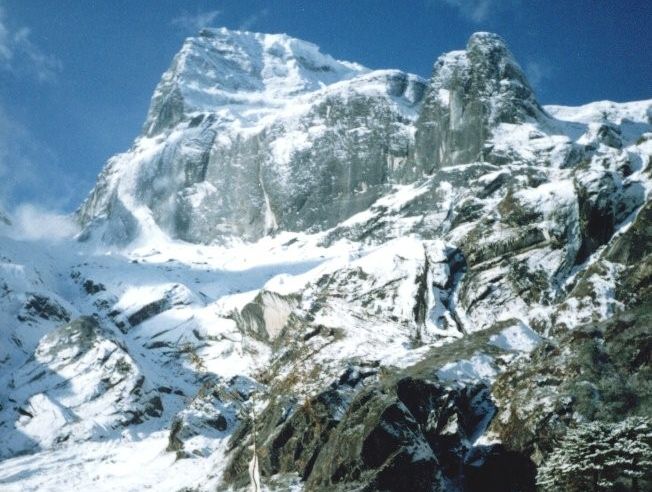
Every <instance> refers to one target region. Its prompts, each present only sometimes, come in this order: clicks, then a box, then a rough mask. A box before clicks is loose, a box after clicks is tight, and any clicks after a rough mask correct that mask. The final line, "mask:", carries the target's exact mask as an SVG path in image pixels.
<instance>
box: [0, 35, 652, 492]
mask: <svg viewBox="0 0 652 492" xmlns="http://www.w3.org/2000/svg"><path fill="white" fill-rule="evenodd" d="M651 108H652V100H648V101H639V102H631V103H611V102H598V103H592V104H588V105H585V106H582V107H577V108H570V107H561V106H546V107H542V106H540V105H539V104H538V103H537V101H536V98H535V95H534V93H533V91H532V89H531V88H530V86H529V84H528V82H527V80H526V78H525V76H524V74H523V72H522V70H521V69H520V68H519V66H518V64H517V63H516V61H515V60H514V59H513V57H512V55H511V54H510V53H509V51H508V49H507V47H506V46H505V44H504V42H503V41H502V40H501V39H500V38H499V37H498V36H496V35H493V34H488V33H477V34H475V35H473V36H472V37H471V39H470V40H469V43H468V45H467V48H466V50H462V51H456V52H453V53H449V54H447V55H443V56H442V57H440V58H439V60H438V61H437V62H436V63H435V66H434V72H433V76H432V79H431V80H430V81H429V82H428V83H425V82H424V81H422V80H420V79H419V78H418V77H416V76H413V75H409V74H404V73H402V72H399V71H395V70H382V71H369V70H367V69H364V68H363V67H361V66H359V65H356V64H353V63H349V62H340V61H337V60H334V59H333V58H331V57H329V56H327V55H324V54H321V53H320V52H319V50H318V49H317V48H316V47H315V46H313V45H311V44H309V43H306V42H303V41H299V40H295V39H292V38H289V37H287V36H285V35H263V34H255V33H247V32H237V31H228V30H225V29H218V30H207V31H204V32H202V33H201V35H200V36H198V37H196V38H191V39H189V40H187V41H186V43H184V46H183V47H182V50H181V51H180V53H179V54H178V55H177V56H176V57H175V59H174V61H173V63H172V66H171V68H170V70H169V71H168V72H166V73H165V74H164V76H163V78H162V80H161V82H160V84H159V86H158V87H157V89H156V92H155V94H154V97H153V99H152V104H151V107H150V111H149V115H148V117H147V122H146V124H145V128H144V131H143V134H142V135H141V136H139V137H138V138H137V139H136V141H135V143H134V145H133V147H132V148H131V149H130V150H129V151H127V152H126V153H124V154H121V155H118V156H116V157H114V158H112V159H111V160H110V161H109V163H108V164H107V167H106V168H105V169H104V171H103V172H102V174H101V175H100V177H99V178H98V183H97V186H96V188H95V189H94V190H93V192H92V193H91V195H90V196H89V198H88V199H87V200H86V202H85V203H84V205H83V206H82V207H81V209H80V211H79V213H78V218H79V219H80V221H81V224H82V225H83V227H84V231H83V232H82V234H81V235H80V237H79V238H78V240H74V239H69V240H59V241H58V242H47V241H25V240H20V239H16V238H13V239H12V237H13V236H15V235H13V236H12V232H11V228H12V226H11V224H10V223H5V224H4V226H2V229H0V387H2V388H5V390H3V391H2V392H0V489H2V490H16V491H18V490H21V491H23V490H67V489H70V488H76V489H80V490H88V489H93V490H107V491H108V490H111V491H113V490H133V491H136V490H143V489H146V488H156V489H157V490H170V491H177V490H228V489H246V488H249V487H250V482H251V480H252V475H256V472H255V470H258V473H260V475H261V477H260V480H261V481H262V483H263V485H264V488H265V489H266V490H267V489H269V490H304V489H305V490H362V489H364V490H414V491H420V490H424V491H425V490H480V489H481V488H482V484H486V483H493V484H496V487H498V488H499V489H501V490H509V491H516V490H530V489H531V488H532V487H534V482H533V481H534V473H535V471H536V466H535V465H539V464H540V462H541V460H544V459H545V457H546V456H547V455H548V453H549V452H550V449H551V446H552V445H553V444H552V443H554V439H555V438H557V437H559V436H560V435H563V433H564V431H565V429H566V428H567V427H568V426H573V425H574V424H575V423H576V422H581V421H583V420H587V419H589V420H590V419H593V418H597V417H596V415H598V416H600V415H602V417H600V418H605V417H604V415H608V418H610V419H612V420H618V419H619V418H622V417H624V416H626V415H629V414H630V413H634V414H641V413H642V414H645V413H646V412H649V406H646V405H648V402H649V401H650V398H649V394H648V393H649V391H648V389H649V388H648V386H649V385H646V383H644V382H645V381H646V374H649V372H646V371H649V357H648V358H647V359H646V357H647V356H646V355H645V353H644V349H645V347H649V346H651V345H650V341H649V333H646V330H645V327H644V326H643V325H644V324H645V322H646V321H645V320H647V319H648V318H645V316H647V315H644V314H641V313H645V312H646V311H645V310H646V309H647V310H648V311H649V302H650V299H651V298H652V292H651V291H650V287H649V286H650V285H652V266H651V265H652V252H651V251H650V244H652V238H650V234H651V231H652V225H651V224H652V215H651V213H650V211H651V210H652V207H651V206H650V199H649V196H650V189H651V187H652V109H651ZM7 222H8V221H7ZM632 313H634V314H632ZM632 317H633V319H634V321H632ZM640 320H644V321H640ZM641 326H643V328H641ZM623 327H624V328H623ZM587 337H588V341H587ZM600 337H602V338H600ZM632 340H634V341H635V343H632V342H631V341H632ZM593 342H595V345H592V344H593ZM630 346H636V347H642V348H641V349H640V350H641V352H640V353H638V352H636V353H632V354H629V352H628V350H625V349H624V348H623V347H630ZM587 347H588V348H587ZM596 351H597V352H596ZM592 353H599V354H602V355H601V357H597V358H593V357H589V356H586V357H585V356H584V354H592ZM623 354H625V355H623ZM630 355H631V357H630ZM618 357H623V358H626V357H629V359H627V363H625V362H621V361H620V359H618ZM630 359H631V360H630ZM591 364H597V365H596V366H593V365H591ZM606 368H608V370H607V369H606ZM607 373H608V378H610V379H608V380H607V379H606V378H607V375H606V374H607ZM613 381H617V384H616V383H614V382H613ZM614 386H617V387H618V388H624V389H623V390H622V391H625V392H626V394H625V393H623V394H621V393H617V392H615V390H614ZM587 387H591V388H595V391H591V392H587V391H585V390H584V389H585V388H587ZM551 388H552V389H551ZM632 395H634V396H632ZM625 397H627V398H628V399H627V401H629V402H631V404H630V405H629V406H627V407H623V406H618V405H616V404H615V403H614V401H618V400H623V399H624V398H625ZM601 412H602V413H601ZM522 436H527V438H525V437H522ZM254 461H255V462H254ZM501 487H502V488H501Z"/></svg>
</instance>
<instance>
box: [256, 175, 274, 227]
mask: <svg viewBox="0 0 652 492" xmlns="http://www.w3.org/2000/svg"><path fill="white" fill-rule="evenodd" d="M258 184H259V185H260V189H261V190H262V192H263V198H264V199H265V234H269V233H270V232H274V231H275V230H276V229H278V222H276V215H274V211H273V210H272V204H271V202H270V201H269V195H268V194H267V190H266V189H265V182H264V180H263V166H262V164H258Z"/></svg>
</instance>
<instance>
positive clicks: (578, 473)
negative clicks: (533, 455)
mask: <svg viewBox="0 0 652 492" xmlns="http://www.w3.org/2000/svg"><path fill="white" fill-rule="evenodd" d="M537 484H538V485H539V486H540V487H541V488H542V489H543V490H546V491H548V490H549V491H560V490H564V491H568V492H587V491H607V490H609V491H613V490H629V491H634V492H638V491H640V490H647V487H648V486H650V485H652V419H649V418H642V417H630V418H628V419H626V420H624V421H623V422H619V423H607V422H599V421H596V422H590V423H587V424H581V425H579V426H578V427H577V428H575V429H571V430H569V431H568V433H567V435H566V436H565V437H564V438H563V439H562V441H561V442H560V444H559V447H558V448H557V449H556V450H555V451H553V452H552V453H551V454H550V455H549V456H548V459H547V460H546V461H545V462H544V463H543V464H542V465H541V466H540V467H539V472H538V475H537Z"/></svg>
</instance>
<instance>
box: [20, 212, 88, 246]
mask: <svg viewBox="0 0 652 492" xmlns="http://www.w3.org/2000/svg"><path fill="white" fill-rule="evenodd" d="M11 221H12V226H11V228H9V230H7V233H8V234H9V235H11V236H12V237H13V238H15V239H21V240H26V241H36V240H50V241H60V240H62V239H68V238H72V237H74V236H75V235H76V234H77V233H78V232H79V226H78V225H77V223H76V222H75V220H74V219H73V217H72V216H71V215H64V214H60V213H57V212H52V211H48V210H45V209H43V208H41V207H40V206H38V205H33V204H31V203H24V204H22V205H19V206H18V207H17V208H16V210H14V212H13V213H12V215H11Z"/></svg>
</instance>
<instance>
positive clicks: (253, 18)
mask: <svg viewBox="0 0 652 492" xmlns="http://www.w3.org/2000/svg"><path fill="white" fill-rule="evenodd" d="M267 15H269V9H262V10H259V11H258V12H254V13H253V14H251V15H250V16H249V17H247V18H246V19H245V20H243V21H242V22H241V23H240V25H239V26H238V29H240V30H241V31H248V30H249V29H251V28H252V27H254V26H255V25H256V24H258V22H259V21H260V20H261V19H263V18H264V17H267Z"/></svg>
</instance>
